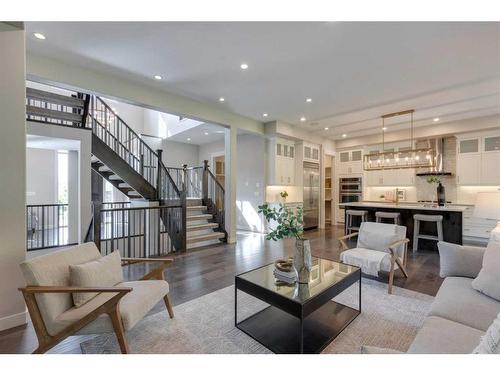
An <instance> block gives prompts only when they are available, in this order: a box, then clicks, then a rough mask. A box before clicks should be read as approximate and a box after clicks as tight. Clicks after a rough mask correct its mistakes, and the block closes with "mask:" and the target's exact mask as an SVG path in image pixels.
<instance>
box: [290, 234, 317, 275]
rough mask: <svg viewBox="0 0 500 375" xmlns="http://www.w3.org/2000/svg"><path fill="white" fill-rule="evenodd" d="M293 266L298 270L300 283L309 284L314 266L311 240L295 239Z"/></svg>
mask: <svg viewBox="0 0 500 375" xmlns="http://www.w3.org/2000/svg"><path fill="white" fill-rule="evenodd" d="M293 267H294V268H295V270H296V271H297V281H298V282H299V283H300V284H308V283H309V279H310V276H311V268H312V258H311V245H310V243H309V240H305V239H297V240H295V256H294V257H293Z"/></svg>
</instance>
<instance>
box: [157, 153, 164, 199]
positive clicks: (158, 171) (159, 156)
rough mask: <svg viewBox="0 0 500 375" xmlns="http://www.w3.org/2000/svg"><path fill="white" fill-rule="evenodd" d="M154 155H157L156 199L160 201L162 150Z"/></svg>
mask: <svg viewBox="0 0 500 375" xmlns="http://www.w3.org/2000/svg"><path fill="white" fill-rule="evenodd" d="M156 154H157V155H158V160H157V166H156V198H157V199H161V189H162V186H161V162H162V154H163V150H160V149H158V150H156Z"/></svg>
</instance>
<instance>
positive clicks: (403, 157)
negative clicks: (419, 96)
mask: <svg viewBox="0 0 500 375" xmlns="http://www.w3.org/2000/svg"><path fill="white" fill-rule="evenodd" d="M414 113H415V110H414V109H410V110H407V111H401V112H394V113H388V114H385V115H382V116H381V118H382V151H375V152H372V153H370V154H366V155H364V157H363V169H364V170H365V171H377V170H382V169H407V168H432V167H434V163H435V160H436V158H435V156H434V150H433V149H432V148H415V144H414V139H413V114H414ZM407 115H409V117H410V139H409V141H410V146H409V147H403V148H401V147H400V148H399V149H398V150H397V151H395V150H394V149H391V150H387V151H386V149H385V132H386V130H387V127H386V124H385V120H386V119H388V118H391V117H397V116H407Z"/></svg>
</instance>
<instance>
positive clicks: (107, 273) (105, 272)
mask: <svg viewBox="0 0 500 375" xmlns="http://www.w3.org/2000/svg"><path fill="white" fill-rule="evenodd" d="M69 280H70V285H71V286H87V287H110V286H115V285H116V284H118V283H121V282H122V281H123V272H122V266H121V257H120V253H119V252H118V251H115V252H113V253H111V254H109V255H107V256H105V257H102V258H99V259H98V260H94V261H92V262H88V263H83V264H77V265H73V266H69ZM98 294H99V293H73V303H74V304H75V306H76V307H80V306H82V305H83V304H85V303H87V302H88V301H90V300H91V299H92V298H94V297H95V296H97V295H98Z"/></svg>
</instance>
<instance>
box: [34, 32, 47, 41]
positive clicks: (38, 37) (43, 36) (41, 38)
mask: <svg viewBox="0 0 500 375" xmlns="http://www.w3.org/2000/svg"><path fill="white" fill-rule="evenodd" d="M33 36H34V37H35V38H37V39H40V40H45V35H43V34H42V33H33Z"/></svg>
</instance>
